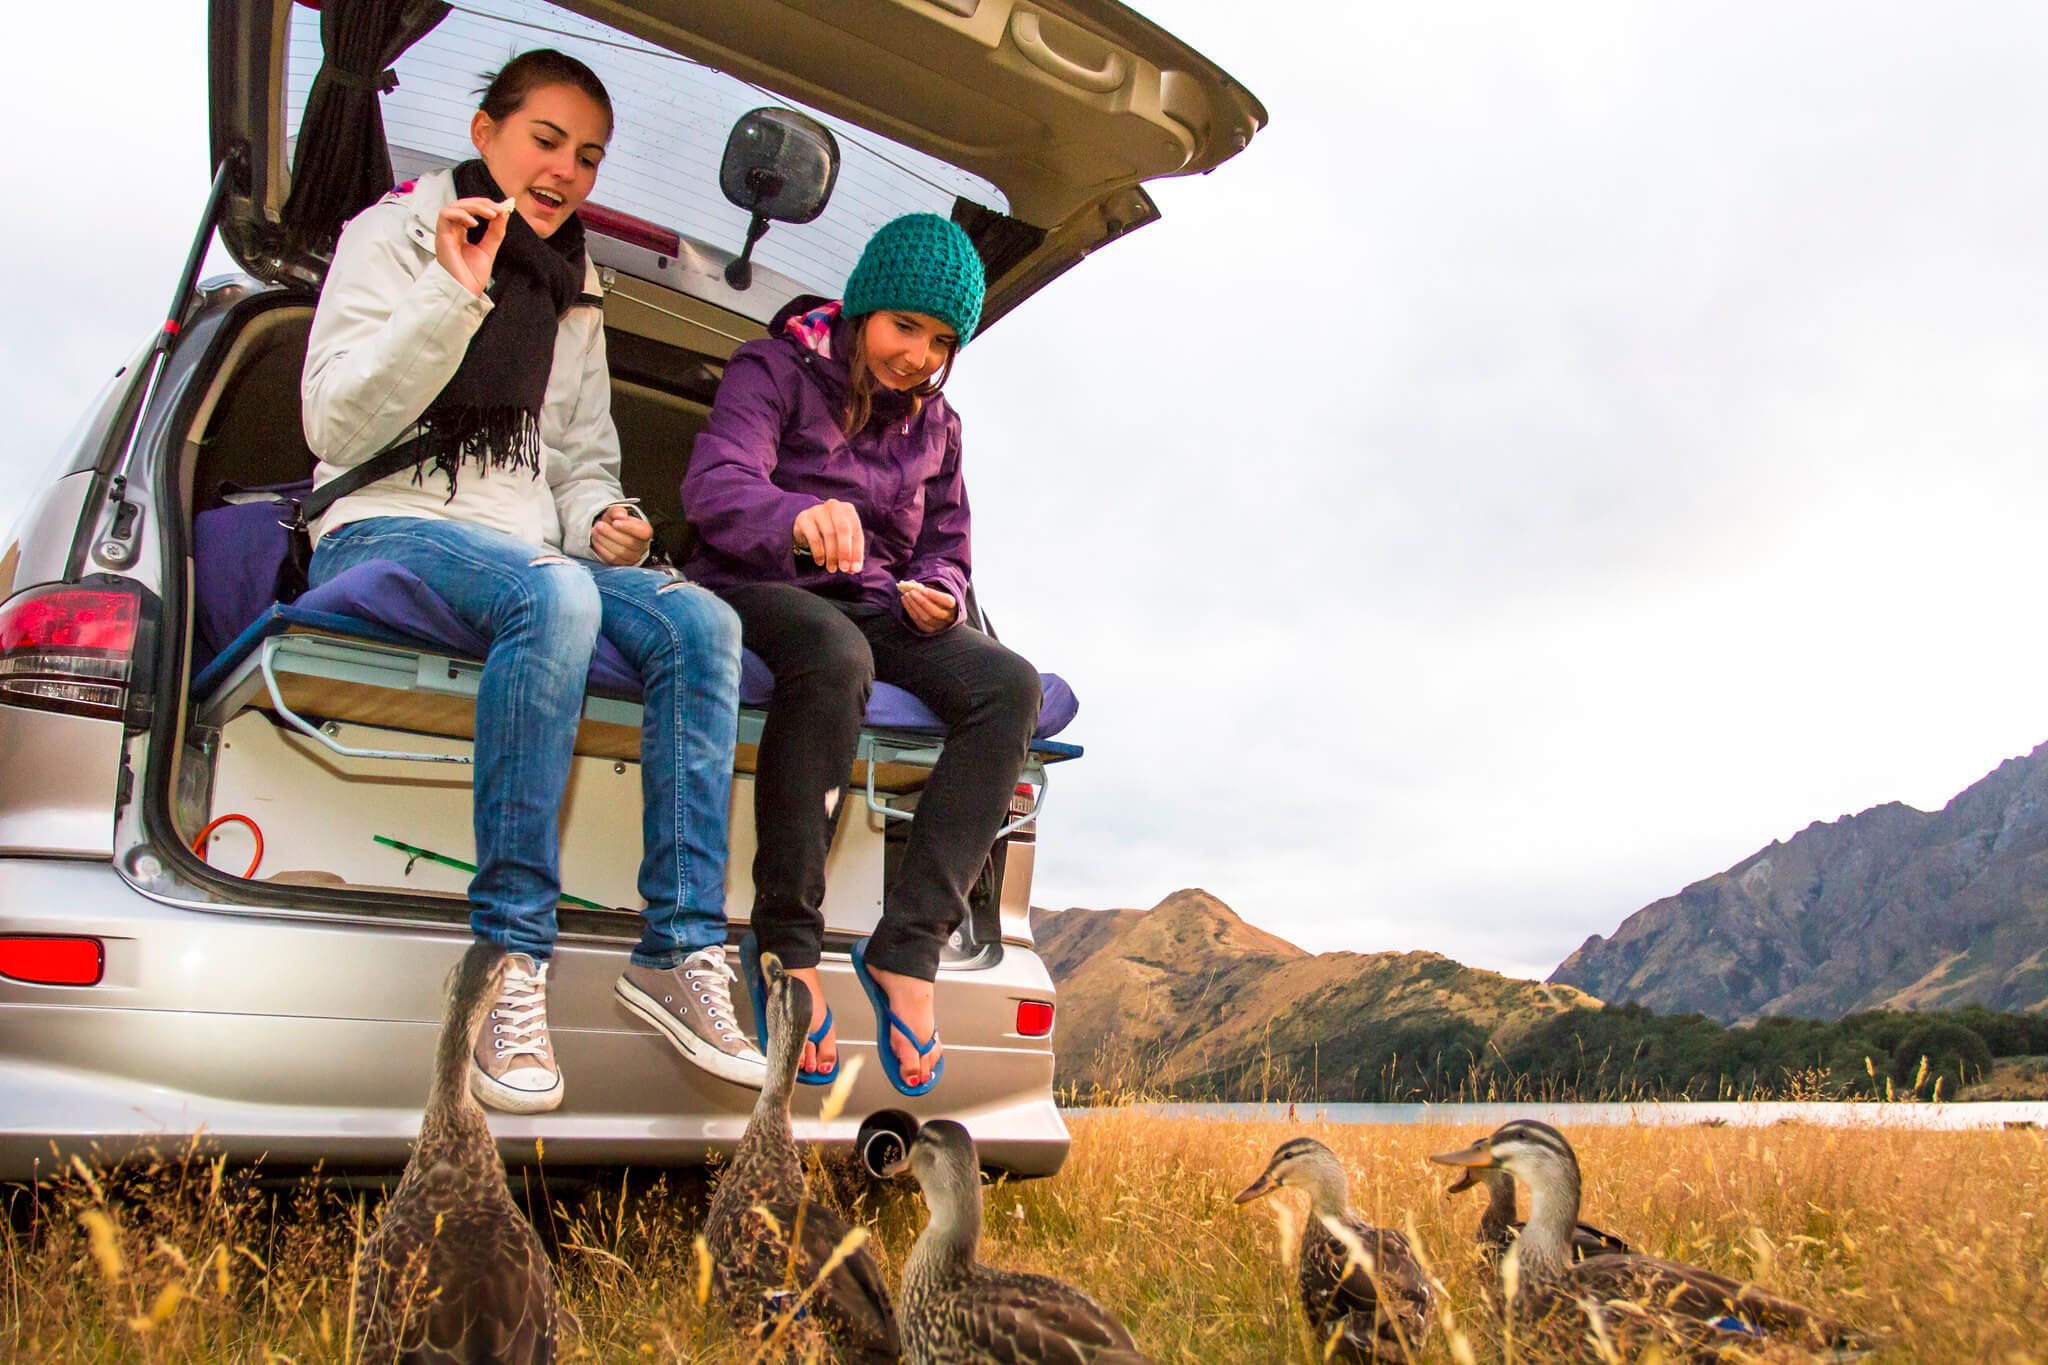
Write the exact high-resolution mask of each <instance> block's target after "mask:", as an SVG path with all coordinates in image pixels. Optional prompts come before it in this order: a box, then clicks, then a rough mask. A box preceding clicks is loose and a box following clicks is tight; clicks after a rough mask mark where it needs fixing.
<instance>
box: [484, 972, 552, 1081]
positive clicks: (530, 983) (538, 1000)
mask: <svg viewBox="0 0 2048 1365" xmlns="http://www.w3.org/2000/svg"><path fill="white" fill-rule="evenodd" d="M491 1033H492V1034H493V1035H495V1036H494V1038H493V1046H494V1047H496V1049H497V1052H498V1056H499V1057H501V1058H502V1059H504V1060H505V1061H507V1062H511V1061H513V1060H515V1059H517V1058H520V1057H531V1058H533V1060H534V1061H535V1062H536V1063H537V1064H538V1065H540V1066H542V1067H547V1066H548V1065H549V1062H548V964H547V963H545V962H542V963H538V964H536V965H535V967H534V969H533V970H532V971H531V972H528V971H527V970H526V969H525V968H523V967H521V966H520V965H519V964H518V963H516V962H514V963H512V964H511V965H510V966H508V967H507V968H506V969H505V984H504V985H503V986H502V987H501V988H500V990H499V992H498V1003H497V1005H496V1006H495V1007H494V1008H493V1009H492V1010H491Z"/></svg>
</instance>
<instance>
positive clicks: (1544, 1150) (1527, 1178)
mask: <svg viewBox="0 0 2048 1365" xmlns="http://www.w3.org/2000/svg"><path fill="white" fill-rule="evenodd" d="M1430 1160H1431V1161H1435V1162H1440V1163H1442V1164H1443V1165H1446V1166H1458V1167H1462V1168H1464V1169H1466V1170H1490V1169H1500V1170H1505V1171H1506V1172H1507V1173H1508V1174H1509V1175H1511V1176H1513V1177H1514V1178H1515V1179H1517V1180H1520V1181H1521V1182H1522V1183H1523V1184H1525V1185H1527V1186H1528V1187H1529V1197H1530V1207H1529V1221H1528V1222H1527V1223H1526V1224H1525V1225H1524V1226H1523V1228H1522V1232H1521V1235H1520V1236H1519V1237H1517V1238H1516V1239H1515V1240H1514V1243H1513V1245H1512V1247H1511V1248H1510V1250H1509V1252H1508V1254H1507V1255H1506V1256H1503V1257H1502V1258H1501V1285H1502V1292H1503V1294H1504V1295H1507V1296H1511V1297H1512V1298H1513V1301H1514V1308H1515V1316H1516V1318H1517V1319H1518V1320H1521V1321H1525V1322H1527V1323H1529V1324H1531V1325H1532V1327H1533V1328H1534V1329H1536V1330H1538V1331H1539V1332H1541V1333H1542V1334H1543V1335H1545V1336H1548V1337H1552V1338H1554V1339H1555V1340H1554V1341H1553V1343H1552V1344H1553V1345H1554V1346H1555V1347H1556V1348H1557V1349H1559V1350H1562V1351H1568V1350H1571V1349H1574V1348H1576V1349H1577V1350H1578V1351H1580V1352H1581V1353H1582V1354H1584V1355H1589V1356H1590V1355H1592V1354H1594V1351H1595V1349H1596V1348H1595V1346H1594V1338H1595V1337H1596V1336H1597V1337H1604V1338H1606V1339H1607V1341H1608V1343H1609V1345H1610V1347H1629V1346H1631V1344H1632V1343H1641V1344H1647V1342H1648V1341H1649V1340H1651V1339H1655V1340H1661V1341H1662V1342H1664V1343H1667V1344H1669V1345H1673V1346H1676V1347H1678V1348H1680V1349H1682V1350H1685V1351H1687V1352H1689V1353H1693V1354H1696V1355H1700V1356H1703V1357H1706V1358H1709V1359H1714V1358H1719V1357H1720V1356H1721V1355H1722V1353H1724V1352H1741V1353H1749V1352H1754V1351H1756V1350H1757V1349H1759V1348H1761V1347H1764V1346H1766V1345H1767V1344H1769V1343H1772V1342H1785V1343H1789V1344H1792V1345H1795V1346H1799V1347H1803V1348H1807V1349H1831V1350H1834V1351H1837V1352H1855V1351H1860V1350H1863V1349H1866V1348H1867V1341H1866V1339H1865V1338H1864V1336H1863V1335H1862V1334H1861V1333H1859V1332H1856V1331H1854V1330H1853V1329H1850V1328H1845V1327H1842V1326H1840V1325H1839V1324H1837V1323H1835V1322H1832V1321H1830V1320H1829V1319H1827V1318H1824V1317H1822V1316H1821V1315H1820V1314H1818V1313H1815V1312H1814V1311H1813V1310H1812V1309H1810V1308H1807V1307H1805V1306H1803V1305H1801V1304H1797V1303H1794V1302H1792V1301H1791V1300H1790V1299H1783V1298H1779V1297H1778V1296H1777V1295H1775V1294H1770V1293H1766V1292H1765V1291H1764V1290H1761V1289H1758V1288H1757V1287H1756V1286H1754V1285H1747V1284H1742V1283H1740V1282H1738V1281H1736V1280H1731V1279H1729V1278H1728V1277H1727V1276H1725V1275H1717V1274H1715V1273H1714V1272H1713V1271H1711V1270H1703V1269H1701V1268H1700V1267H1698V1266H1691V1265H1685V1264H1682V1263H1681V1262H1678V1261H1666V1260H1662V1259H1659V1258H1657V1257H1654V1256H1643V1255H1639V1254H1637V1253H1635V1252H1606V1253H1602V1254H1598V1255H1593V1256H1588V1257H1587V1258H1586V1259H1584V1260H1581V1261H1576V1262H1575V1261H1574V1260H1573V1245H1574V1241H1575V1231H1576V1228H1577V1226H1578V1216H1579V1160H1578V1157H1577V1155H1576V1154H1574V1153H1573V1151H1572V1147H1571V1144H1570V1143H1569V1142H1567V1141H1566V1140H1565V1137H1564V1134H1562V1133H1560V1132H1558V1131H1557V1129H1555V1128H1552V1127H1551V1126H1550V1125H1549V1124H1547V1123H1538V1122H1536V1121H1534V1120H1531V1119H1518V1120H1516V1121H1515V1122H1513V1123H1509V1124H1506V1125H1504V1126H1502V1127H1501V1128H1499V1129H1497V1130H1496V1131H1495V1132H1494V1134H1493V1135H1492V1136H1491V1137H1487V1138H1482V1139H1480V1140H1479V1141H1478V1142H1476V1143H1474V1144H1473V1145H1472V1146H1470V1147H1468V1148H1466V1149H1465V1150H1463V1151H1459V1152H1445V1153H1442V1154H1440V1155H1437V1156H1433V1157H1431V1158H1430ZM1624 1354H1627V1355H1630V1356H1631V1357H1632V1356H1633V1349H1632V1348H1631V1349H1625V1350H1624Z"/></svg>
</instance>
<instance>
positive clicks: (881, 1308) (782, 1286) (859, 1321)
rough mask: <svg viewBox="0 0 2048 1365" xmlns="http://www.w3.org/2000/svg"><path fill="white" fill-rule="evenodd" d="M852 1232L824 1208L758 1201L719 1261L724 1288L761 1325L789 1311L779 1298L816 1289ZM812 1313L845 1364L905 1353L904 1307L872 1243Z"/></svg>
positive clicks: (814, 1302) (828, 1285) (840, 1269)
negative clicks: (900, 1325)
mask: <svg viewBox="0 0 2048 1365" xmlns="http://www.w3.org/2000/svg"><path fill="white" fill-rule="evenodd" d="M764 1215H765V1216H764ZM852 1230H853V1228H852V1225H851V1224H850V1223H848V1222H847V1221H846V1219H844V1218H843V1217H841V1216H840V1215H839V1214H838V1213H837V1212H835V1211H834V1210H832V1209H830V1208H828V1207H826V1206H825V1205H823V1204H819V1203H815V1202H812V1203H806V1204H803V1205H801V1206H799V1205H797V1204H794V1203H787V1202H784V1201H782V1200H771V1201H767V1202H764V1203H760V1204H756V1205H754V1206H753V1207H751V1208H749V1209H747V1210H746V1211H745V1212H744V1213H742V1214H741V1215H740V1217H739V1218H738V1220H737V1235H736V1236H734V1237H733V1238H732V1239H731V1240H730V1241H729V1242H728V1243H727V1244H726V1246H725V1247H724V1248H722V1252H723V1254H722V1256H721V1258H720V1259H719V1260H717V1261H716V1263H715V1264H716V1267H717V1270H718V1274H719V1280H720V1283H721V1285H722V1286H723V1287H724V1289H725V1292H726V1293H727V1295H728V1296H729V1297H730V1298H731V1299H732V1300H733V1301H734V1303H735V1305H736V1306H737V1307H739V1308H740V1309H741V1311H742V1312H743V1313H748V1314H751V1315H752V1318H753V1319H754V1320H758V1321H769V1320H772V1319H773V1318H774V1317H775V1316H776V1315H778V1314H779V1313H781V1312H782V1311H783V1308H784V1304H785V1300H783V1299H782V1298H780V1297H779V1296H780V1295H782V1294H783V1293H785V1292H788V1293H792V1294H801V1293H802V1292H803V1291H804V1290H806V1289H808V1288H810V1286H811V1284H812V1282H813V1281H815V1280H816V1279H817V1278H818V1271H819V1269H820V1267H822V1266H823V1265H824V1264H825V1262H826V1261H828V1260H830V1259H831V1257H832V1253H833V1252H834V1251H836V1250H838V1249H839V1244H840V1243H841V1242H842V1241H844V1240H845V1238H846V1235H847V1234H848V1233H849V1232H851V1231H852ZM792 1232H793V1233H794V1234H795V1236H796V1243H797V1251H796V1259H795V1263H794V1265H792V1264H791V1261H790V1254H789V1248H790V1236H791V1234H792ZM805 1311H806V1312H807V1313H810V1314H812V1315H814V1316H815V1317H816V1319H817V1321H818V1323H819V1325H820V1327H822V1328H823V1330H824V1333H825V1335H826V1336H827V1337H828V1338H829V1339H830V1340H831V1342H832V1344H833V1346H834V1347H835V1348H836V1350H837V1352H838V1357H839V1359H840V1360H842V1361H845V1362H848V1363H849V1365H853V1363H854V1362H860V1363H861V1365H865V1363H866V1362H869V1361H893V1360H896V1359H898V1358H900V1356H901V1353H902V1343H901V1341H900V1339H899V1336H898V1331H897V1325H896V1308H895V1305H894V1304H893V1303H892V1302H891V1300H890V1297H889V1288H888V1284H887V1282H886V1281H885V1280H884V1279H883V1278H882V1268H881V1266H880V1265H879V1264H877V1263H876V1261H875V1258H874V1255H873V1253H871V1252H870V1251H869V1250H868V1249H867V1247H865V1246H862V1247H860V1248H859V1249H857V1250H856V1251H854V1252H853V1254H852V1255H850V1256H848V1257H847V1258H846V1259H845V1260H844V1261H842V1262H840V1263H839V1265H838V1266H837V1267H836V1268H834V1270H833V1271H832V1273H831V1274H830V1275H828V1276H826V1277H825V1281H824V1283H822V1284H820V1285H819V1286H818V1288H817V1289H816V1291H814V1292H813V1293H812V1294H811V1297H810V1300H809V1302H808V1303H807V1304H806V1306H805Z"/></svg>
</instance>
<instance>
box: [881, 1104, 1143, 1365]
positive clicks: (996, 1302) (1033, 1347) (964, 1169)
mask: <svg viewBox="0 0 2048 1365" xmlns="http://www.w3.org/2000/svg"><path fill="white" fill-rule="evenodd" d="M893 1169H894V1170H895V1171H896V1172H898V1173H900V1172H902V1171H904V1170H908V1171H910V1172H911V1173H912V1174H913V1175H915V1176H916V1177H917V1183H918V1184H919V1185H920V1186H921V1187H922V1188H923V1190H924V1202H925V1207H926V1208H927V1209H928V1210H929V1211H930V1217H929V1218H927V1219H926V1221H925V1225H924V1231H922V1232H920V1233H919V1234H918V1236H917V1243H916V1245H914V1246H913V1247H911V1249H910V1261H909V1263H908V1264H907V1265H906V1266H905V1267H904V1270H903V1356H904V1359H905V1360H907V1361H909V1362H911V1365H1013V1362H1016V1363H1019V1365H1021V1363H1022V1362H1048V1365H1050V1363H1052V1362H1058V1365H1147V1362H1146V1357H1145V1356H1144V1355H1142V1354H1140V1353H1139V1351H1138V1348H1137V1344H1136V1343H1135V1342H1133V1341H1132V1340H1131V1334H1130V1333H1129V1332H1128V1331H1126V1330H1125V1329H1124V1325H1123V1324H1122V1323H1120V1322H1118V1321H1117V1320H1116V1319H1115V1318H1113V1317H1111V1316H1110V1315H1109V1313H1108V1312H1107V1311H1106V1310H1104V1309H1103V1307H1102V1306H1101V1305H1100V1304H1098V1303H1096V1302H1095V1300H1093V1299H1091V1298H1089V1297H1088V1296H1087V1295H1086V1294H1083V1293H1082V1292H1081V1291H1080V1290H1078V1289H1076V1288H1074V1287H1073V1286H1072V1285H1069V1284H1064V1283H1062V1282H1061V1281H1059V1280H1055V1279H1053V1278H1052V1277H1050V1276H1048V1275H1029V1274H1025V1273H1023V1272H1021V1271H1015V1270H997V1269H995V1268H994V1267H992V1266H985V1265H982V1264H981V1263H980V1262H979V1261H977V1260H975V1258H974V1253H975V1250H976V1248H977V1247H978V1246H979V1245H980V1242H981V1162H980V1160H979V1159H978V1158H977V1157H976V1156H975V1152H974V1139H973V1138H972V1137H971V1136H969V1135H968V1132H967V1130H966V1129H965V1128H963V1127H961V1126H960V1125H959V1124H957V1123H954V1122H953V1121H952V1120H951V1119H934V1120H932V1121H931V1122H930V1123H927V1124H925V1125H924V1126H923V1127H922V1128H920V1129H919V1130H918V1133H917V1137H916V1138H915V1139H913V1140H912V1141H911V1144H910V1150H909V1151H908V1152H907V1153H905V1154H904V1156H903V1157H902V1158H901V1159H900V1160H898V1161H897V1162H896V1164H895V1166H894V1168H893Z"/></svg>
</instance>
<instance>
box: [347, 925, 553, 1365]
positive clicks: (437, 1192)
mask: <svg viewBox="0 0 2048 1365" xmlns="http://www.w3.org/2000/svg"><path fill="white" fill-rule="evenodd" d="M504 973H505V951H504V949H502V948H500V947H498V946H497V945H496V944H492V943H486V942H483V941H481V940H479V941H478V942H477V943H475V944H473V945H471V947H470V949H469V951H468V952H467V953H465V954H463V958H462V962H461V965H460V966H458V967H457V968H456V970H455V979H454V985H453V988H452V989H451V990H450V992H449V996H448V1014H447V1018H446V1019H445V1020H444V1021H443V1022H442V1025H441V1042H440V1046H439V1048H438V1050H437V1051H436V1053H435V1056H434V1083H433V1089H432V1090H431V1091H430V1092H429V1094H428V1096H427V1110H426V1114H425V1116H424V1117H423V1118H422V1119H421V1121H420V1140H419V1143H418V1145H417V1146H415V1147H414V1148H413V1151H412V1159H411V1160H409V1161H408V1162H406V1164H405V1174H404V1175H403V1176H402V1177H401V1178H400V1179H399V1182H398V1189H397V1190H396V1191H395V1192H394V1193H393V1194H392V1196H391V1198H390V1199H389V1200H388V1201H387V1202H386V1203H385V1205H384V1213H383V1217H382V1218H381V1219H380V1220H379V1221H378V1224H377V1230H376V1231H375V1232H373V1233H371V1234H370V1236H369V1238H368V1240H366V1241H365V1242H364V1243H363V1251H362V1257H361V1260H360V1263H359V1266H358V1269H357V1274H356V1284H355V1335H356V1340H357V1341H358V1342H360V1343H361V1345H362V1355H361V1357H360V1358H361V1359H362V1360H364V1361H369V1362H377V1363H378V1365H381V1363H382V1362H386V1361H395V1360H404V1361H407V1362H419V1365H431V1363H437V1362H449V1365H454V1363H455V1362H464V1363H465V1365H466V1363H467V1362H470V1361H504V1362H519V1365H525V1363H526V1362H533V1361H548V1360H553V1359H554V1357H555V1344H556V1337H557V1331H558V1320H557V1307H556V1300H555V1278H554V1274H553V1272H552V1271H551V1270H550V1269H549V1267H548V1258H547V1254H546V1253H545V1252H544V1251H542V1249H541V1244H540V1238H539V1237H537V1236H535V1235H534V1231H533V1227H532V1225H531V1224H529V1223H528V1222H527V1221H526V1218H525V1216H524V1215H523V1214H521V1213H520V1211H519V1206H518V1205H516V1204H514V1203H513V1202H512V1192H511V1191H510V1190H509V1189H507V1188H506V1185H505V1164H504V1162H502V1161H501V1160H499V1158H498V1148H497V1145H496V1144H495V1143H494V1142H492V1141H491V1130H490V1125H489V1124H488V1123H486V1122H485V1120H484V1110H483V1106H482V1105H480V1104H478V1103H477V1102H476V1099H475V1098H474V1097H473V1096H472V1095H471V1094H470V1093H469V1070H470V1054H471V1052H472V1051H473V1050H474V1048H475V1046H476V1032H477V1029H478V1028H479V1027H480V1026H481V1025H482V1023H483V1020H484V1018H485V1016H486V1015H487V1014H488V1013H489V1012H490V1009H491V1005H492V1004H493V1002H495V1001H496V1000H497V998H498V985H499V980H500V978H502V977H503V976H504Z"/></svg>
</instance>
